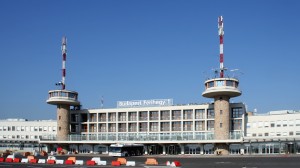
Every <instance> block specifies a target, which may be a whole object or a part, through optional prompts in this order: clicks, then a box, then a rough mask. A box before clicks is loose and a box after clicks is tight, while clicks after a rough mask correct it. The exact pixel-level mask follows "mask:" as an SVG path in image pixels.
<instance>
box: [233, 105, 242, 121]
mask: <svg viewBox="0 0 300 168" xmlns="http://www.w3.org/2000/svg"><path fill="white" fill-rule="evenodd" d="M243 114H244V111H243V108H242V107H235V108H232V118H241V117H242V116H243Z"/></svg>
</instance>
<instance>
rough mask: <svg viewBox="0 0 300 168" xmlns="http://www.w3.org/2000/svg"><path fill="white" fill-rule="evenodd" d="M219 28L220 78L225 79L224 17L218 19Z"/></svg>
mask: <svg viewBox="0 0 300 168" xmlns="http://www.w3.org/2000/svg"><path fill="white" fill-rule="evenodd" d="M218 23H219V24H218V28H219V36H220V78H223V77H224V70H225V68H224V54H223V36H224V25H223V16H219V18H218Z"/></svg>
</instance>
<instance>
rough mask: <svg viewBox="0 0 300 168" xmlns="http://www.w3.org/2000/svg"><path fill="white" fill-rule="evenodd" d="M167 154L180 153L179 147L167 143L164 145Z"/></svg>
mask: <svg viewBox="0 0 300 168" xmlns="http://www.w3.org/2000/svg"><path fill="white" fill-rule="evenodd" d="M166 154H167V155H178V154H180V147H179V146H178V145H167V146H166Z"/></svg>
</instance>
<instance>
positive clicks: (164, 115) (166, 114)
mask: <svg viewBox="0 0 300 168" xmlns="http://www.w3.org/2000/svg"><path fill="white" fill-rule="evenodd" d="M160 117H161V120H170V111H169V110H166V111H161V112H160Z"/></svg>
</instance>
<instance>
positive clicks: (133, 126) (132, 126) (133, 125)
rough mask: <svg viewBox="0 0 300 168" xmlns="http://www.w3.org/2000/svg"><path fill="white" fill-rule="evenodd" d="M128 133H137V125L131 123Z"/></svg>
mask: <svg viewBox="0 0 300 168" xmlns="http://www.w3.org/2000/svg"><path fill="white" fill-rule="evenodd" d="M128 131H129V132H136V131H137V130H136V123H129V124H128Z"/></svg>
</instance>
